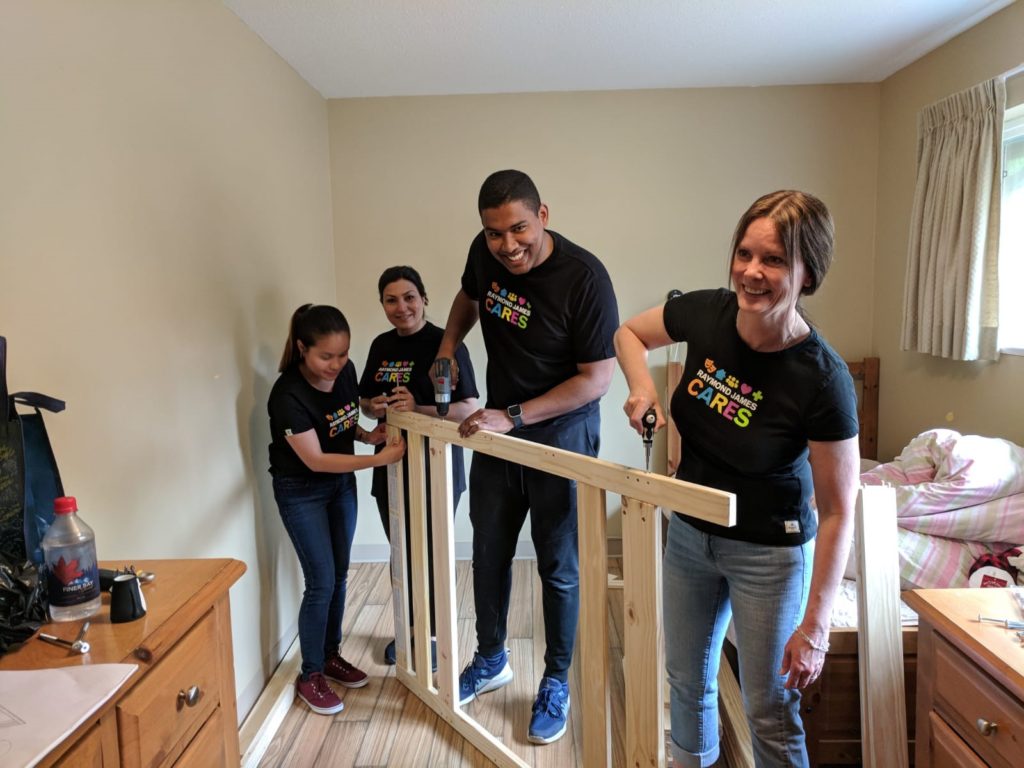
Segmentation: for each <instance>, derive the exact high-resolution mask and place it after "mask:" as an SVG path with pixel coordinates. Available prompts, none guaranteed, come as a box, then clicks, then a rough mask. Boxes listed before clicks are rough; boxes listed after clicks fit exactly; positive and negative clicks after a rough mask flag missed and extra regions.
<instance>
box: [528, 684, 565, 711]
mask: <svg viewBox="0 0 1024 768" xmlns="http://www.w3.org/2000/svg"><path fill="white" fill-rule="evenodd" d="M556 693H561V691H560V690H558V689H557V688H544V689H542V690H541V691H540V693H538V694H537V700H536V701H535V702H534V703H533V711H534V712H540V711H542V710H544V711H547V713H548V714H549V715H551V716H552V717H559V716H561V714H562V707H561V705H560V704H558V703H557V702H556V701H555V694H556Z"/></svg>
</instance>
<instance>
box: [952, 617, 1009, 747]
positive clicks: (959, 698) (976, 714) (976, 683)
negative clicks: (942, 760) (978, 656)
mask: <svg viewBox="0 0 1024 768" xmlns="http://www.w3.org/2000/svg"><path fill="white" fill-rule="evenodd" d="M935 696H936V699H937V701H936V705H937V706H936V709H941V713H942V714H943V715H944V717H945V719H946V720H948V721H949V723H950V725H952V726H953V728H954V729H955V730H956V731H958V732H959V733H960V735H961V736H962V737H963V739H964V740H965V741H966V742H967V743H968V744H969V745H970V746H971V747H972V748H973V749H974V751H975V752H977V753H978V754H979V755H980V756H981V757H982V758H984V760H986V761H987V762H990V763H997V764H998V763H1003V762H1005V763H1006V764H1008V765H1020V761H1021V754H1022V752H1024V704H1022V702H1021V701H1020V700H1018V699H1017V698H1015V697H1014V696H1011V695H1010V694H1009V693H1007V691H1006V690H1005V689H1003V688H1002V687H1001V686H999V685H997V684H996V683H995V682H994V681H993V680H992V679H991V678H990V677H989V676H988V674H987V673H986V672H985V671H984V670H982V669H981V668H980V667H978V666H977V665H976V664H975V663H974V662H972V661H971V660H970V659H968V658H967V657H966V656H964V655H963V654H962V653H960V652H959V651H958V650H956V648H954V647H953V646H952V645H950V644H949V643H948V642H947V641H946V640H945V639H944V638H942V637H938V636H937V637H936V638H935Z"/></svg>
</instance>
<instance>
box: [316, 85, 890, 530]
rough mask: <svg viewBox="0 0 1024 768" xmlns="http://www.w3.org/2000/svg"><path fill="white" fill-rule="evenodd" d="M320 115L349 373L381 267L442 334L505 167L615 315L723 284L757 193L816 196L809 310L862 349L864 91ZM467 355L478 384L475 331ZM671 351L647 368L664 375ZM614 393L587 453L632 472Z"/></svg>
mask: <svg viewBox="0 0 1024 768" xmlns="http://www.w3.org/2000/svg"><path fill="white" fill-rule="evenodd" d="M329 109H330V131H331V180H332V188H333V202H334V226H335V237H334V240H335V251H336V257H337V275H338V301H339V303H340V305H341V306H342V308H343V309H344V311H345V312H346V313H347V314H348V315H349V319H350V321H351V322H352V323H353V327H354V339H353V346H352V349H353V355H354V357H355V359H356V360H357V361H360V360H362V359H363V358H364V357H365V352H366V349H367V347H368V345H369V343H370V340H371V339H372V338H373V336H374V335H375V334H377V333H379V332H381V331H383V330H385V329H386V328H387V327H388V325H387V321H386V320H385V318H384V316H383V313H382V312H381V310H380V306H379V304H378V303H377V294H376V280H377V277H378V276H379V274H380V271H381V270H382V269H383V268H384V267H386V266H390V265H392V264H398V263H409V264H412V265H413V266H415V267H417V268H418V269H420V271H421V272H422V274H423V277H424V281H425V283H426V287H427V291H428V295H429V297H430V299H431V304H430V307H429V308H428V309H429V314H430V315H431V316H432V318H433V320H434V321H435V322H436V323H438V324H439V325H443V324H444V321H445V319H446V317H447V311H448V307H449V306H450V303H451V299H452V296H453V295H454V294H455V292H456V290H457V288H458V280H459V276H460V275H461V273H462V267H463V264H464V261H465V255H466V249H467V247H468V245H469V241H470V240H471V239H472V237H473V236H474V234H475V233H476V232H477V231H478V230H479V227H480V221H479V217H478V216H477V214H476V194H477V192H478V190H479V186H480V183H481V182H482V181H483V179H484V177H485V176H486V175H487V174H488V173H489V172H491V171H493V170H497V169H499V168H506V167H515V168H520V169H522V170H525V171H526V172H528V173H530V174H531V175H532V176H533V178H534V180H535V181H536V182H537V185H538V187H539V188H540V191H541V195H542V197H543V198H544V199H545V201H546V202H547V203H548V204H549V205H550V209H551V218H550V226H551V228H552V229H555V230H557V231H560V232H561V233H562V234H564V235H566V236H567V237H569V238H570V239H572V240H574V241H576V242H577V243H579V244H580V245H582V246H584V247H586V248H588V249H590V250H592V251H593V252H594V253H595V254H597V255H598V256H599V257H600V258H601V259H602V260H603V262H604V263H605V265H606V267H607V268H608V271H609V273H610V274H611V277H612V281H613V283H614V285H615V289H616V293H617V295H618V302H619V312H620V314H621V316H622V317H623V318H626V317H628V316H630V315H632V314H635V313H636V312H639V311H641V310H643V309H646V308H647V307H650V306H653V305H655V304H658V303H660V302H663V301H664V299H665V295H666V292H667V291H668V290H669V289H670V288H680V289H693V288H701V287H714V286H720V285H723V284H724V282H725V280H726V264H727V253H728V247H729V239H730V237H731V235H732V229H733V227H734V226H735V223H736V220H737V219H738V218H739V215H740V214H741V213H742V212H743V210H744V209H745V208H746V207H747V206H748V205H749V204H750V203H751V202H752V201H753V200H754V199H755V198H756V197H757V196H758V195H760V194H762V193H764V192H768V191H771V190H774V189H779V188H784V187H796V188H800V189H806V190H808V191H811V192H814V193H816V194H818V195H820V196H821V197H822V198H823V199H824V200H825V201H827V203H828V204H829V206H830V207H831V209H832V211H833V213H834V215H835V218H836V223H837V227H838V231H839V236H838V248H837V258H836V263H835V265H834V267H833V269H832V272H831V274H830V275H829V277H828V279H827V280H826V282H825V284H824V287H823V288H822V290H821V292H820V294H819V295H818V296H815V297H812V299H810V300H809V301H808V302H807V306H808V308H809V310H810V311H811V313H812V315H813V317H814V319H815V320H816V322H817V323H818V325H819V326H820V327H821V329H822V330H823V332H824V334H825V336H826V337H827V338H828V339H830V340H831V342H832V343H833V344H834V346H835V347H836V349H837V350H838V351H839V352H840V353H841V354H843V355H845V356H848V357H850V358H857V357H863V356H864V355H866V354H868V353H870V352H871V351H872V348H871V328H872V316H873V302H874V297H873V292H872V288H873V258H872V256H873V242H874V215H875V189H876V179H875V170H876V168H877V157H878V155H877V130H878V86H877V85H851V86H814V87H793V88H761V89H743V88H734V89H707V90H675V91H668V90H666V91H620V92H599V93H552V94H534V95H528V94H524V95H503V96H459V97H427V98H387V99H352V100H332V101H330V102H329ZM469 346H470V350H471V353H472V355H473V359H474V361H475V363H476V365H477V368H478V369H479V374H480V376H479V378H480V379H481V380H482V379H483V370H484V368H485V364H486V357H485V354H484V350H483V345H482V342H481V340H480V336H479V330H475V331H474V332H473V333H472V334H471V336H470V338H469ZM667 354H668V353H667V351H662V352H658V353H656V354H655V355H654V356H652V363H653V364H654V365H656V366H659V367H661V368H663V366H664V363H665V360H666V358H667ZM625 396H626V390H625V381H624V379H623V378H622V375H621V373H619V372H618V371H616V375H615V379H614V381H613V384H612V388H611V392H610V393H609V395H608V396H606V397H605V398H604V400H603V401H602V417H603V427H602V450H601V454H602V457H603V458H606V459H609V460H612V461H618V462H621V463H624V464H630V465H632V466H639V465H641V464H642V462H643V451H642V447H641V443H640V440H639V438H638V437H637V436H636V435H635V433H632V432H630V431H629V429H628V428H627V425H626V422H625V419H624V417H623V416H622V412H621V405H622V403H623V402H624V401H625ZM658 453H659V455H658V456H657V457H656V459H657V460H658V461H661V462H663V461H664V459H663V449H662V448H661V446H660V445H659V451H658ZM466 508H467V505H466V502H465V500H464V501H463V503H462V505H461V511H460V514H459V518H458V538H459V540H460V541H462V542H468V541H469V540H470V527H469V523H468V515H467V514H466V513H465V510H466ZM371 509H372V507H371ZM526 533H527V535H528V531H527V532H526ZM358 541H359V542H360V543H364V544H365V543H377V544H380V543H381V542H383V541H384V539H383V536H382V534H381V533H380V524H379V522H377V521H376V520H375V518H374V516H373V515H366V514H364V515H362V517H361V520H360V527H359V539H358Z"/></svg>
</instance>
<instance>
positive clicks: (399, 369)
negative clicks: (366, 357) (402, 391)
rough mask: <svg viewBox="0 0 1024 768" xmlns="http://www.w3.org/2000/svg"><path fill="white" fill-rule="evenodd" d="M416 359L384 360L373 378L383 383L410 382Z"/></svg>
mask: <svg viewBox="0 0 1024 768" xmlns="http://www.w3.org/2000/svg"><path fill="white" fill-rule="evenodd" d="M414 362H415V361H414V360H382V361H381V363H380V365H379V366H377V373H375V374H374V375H373V380H374V381H376V382H378V383H382V384H408V383H409V380H410V379H412V367H413V363H414Z"/></svg>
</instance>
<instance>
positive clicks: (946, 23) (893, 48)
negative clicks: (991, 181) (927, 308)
mask: <svg viewBox="0 0 1024 768" xmlns="http://www.w3.org/2000/svg"><path fill="white" fill-rule="evenodd" d="M1012 2H1013V0H632V1H631V2H623V1H622V0H224V4H225V5H226V6H227V7H228V8H230V9H231V10H232V11H234V12H235V14H237V15H238V16H239V17H240V18H241V19H242V21H243V22H245V24H246V25H248V26H249V27H250V28H251V29H252V30H253V31H255V32H256V34H258V35H259V36H260V37H261V38H263V40H265V41H266V43H267V44H268V45H269V46H270V47H271V48H273V49H274V50H275V51H276V52H277V53H278V54H279V55H280V56H281V57H282V58H283V59H284V60H285V61H287V62H288V63H289V64H290V65H291V66H292V67H293V68H294V69H295V70H296V71H297V72H298V73H299V74H300V75H301V76H302V77H303V78H304V79H305V80H306V81H307V82H308V83H309V84H310V85H312V86H313V87H314V88H315V89H316V90H317V91H319V92H320V94H321V95H322V96H324V97H326V98H346V97H358V96H417V95H441V94H465V93H510V92H538V91H587V90H617V89H636V88H702V87H715V86H758V85H800V84H811V83H846V82H877V81H879V80H882V79H884V78H886V77H888V76H889V75H891V74H892V73H893V72H896V71H897V70H899V69H901V68H902V67H904V66H906V65H907V64H909V63H910V62H912V61H914V60H916V59H918V58H920V57H921V56H923V55H924V54H926V53H928V52H929V51H931V50H933V49H934V48H937V47H938V46H940V45H942V44H943V43H945V42H946V41H947V40H949V39H951V38H952V37H954V36H956V35H957V34H959V33H960V32H963V31H964V30H966V29H968V28H970V27H972V26H974V25H975V24H977V23H978V22H979V21H981V20H982V19H984V18H986V17H987V16H990V15H992V14H993V13H995V12H996V11H998V10H1000V9H1001V8H1004V7H1006V6H1007V5H1010V4H1011V3H1012Z"/></svg>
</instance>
